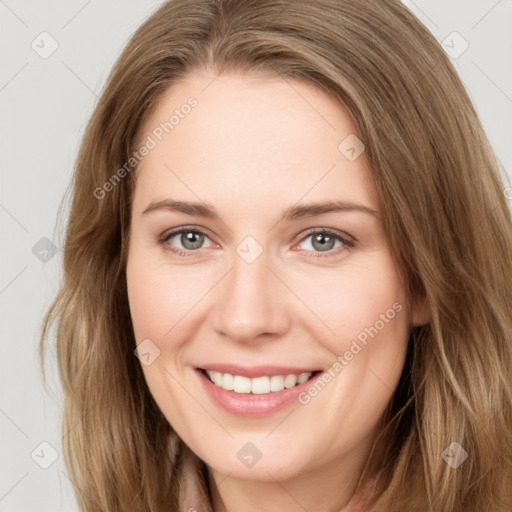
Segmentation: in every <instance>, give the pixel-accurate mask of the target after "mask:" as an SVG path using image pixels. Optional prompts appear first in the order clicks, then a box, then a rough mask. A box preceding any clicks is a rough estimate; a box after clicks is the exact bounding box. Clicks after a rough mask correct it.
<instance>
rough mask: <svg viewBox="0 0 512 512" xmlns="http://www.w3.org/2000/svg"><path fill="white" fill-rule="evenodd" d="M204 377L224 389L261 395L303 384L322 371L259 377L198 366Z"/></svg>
mask: <svg viewBox="0 0 512 512" xmlns="http://www.w3.org/2000/svg"><path fill="white" fill-rule="evenodd" d="M200 371H201V372H202V373H203V375H205V376H206V378H207V379H208V380H209V381H210V382H212V383H213V384H215V385H216V386H217V387H219V388H222V389H224V390H226V391H234V392H235V393H240V394H254V395H262V394H267V393H278V392H279V391H283V390H285V389H290V388H294V387H296V386H300V385H301V384H304V383H305V382H307V381H308V380H310V379H312V378H314V377H316V376H317V375H318V374H320V373H321V372H322V370H317V371H313V372H304V373H297V374H295V373H291V374H287V375H268V376H261V377H253V378H251V377H245V376H243V375H233V374H231V373H224V372H218V371H212V370H205V369H202V368H200Z"/></svg>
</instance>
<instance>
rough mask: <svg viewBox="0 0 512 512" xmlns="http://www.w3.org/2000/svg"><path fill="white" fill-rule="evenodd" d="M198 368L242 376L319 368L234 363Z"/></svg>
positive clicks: (295, 372) (296, 371)
mask: <svg viewBox="0 0 512 512" xmlns="http://www.w3.org/2000/svg"><path fill="white" fill-rule="evenodd" d="M198 368H199V369H200V370H209V371H217V372H220V373H230V374H231V375H241V376H243V377H249V378H254V377H264V376H266V375H268V376H272V375H290V374H295V375H300V374H301V373H309V372H311V373H314V372H318V371H321V370H320V369H318V368H316V369H312V368H299V367H298V366H268V365H263V366H240V365H236V364H223V363H212V364H206V365H203V366H198Z"/></svg>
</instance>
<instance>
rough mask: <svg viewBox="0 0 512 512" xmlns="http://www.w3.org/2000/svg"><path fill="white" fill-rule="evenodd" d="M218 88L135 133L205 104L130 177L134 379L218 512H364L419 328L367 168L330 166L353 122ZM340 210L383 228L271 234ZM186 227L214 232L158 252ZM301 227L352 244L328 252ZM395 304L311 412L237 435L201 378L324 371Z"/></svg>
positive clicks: (265, 81)
mask: <svg viewBox="0 0 512 512" xmlns="http://www.w3.org/2000/svg"><path fill="white" fill-rule="evenodd" d="M214 78H215V75H214V74H207V73H204V74H193V75H188V76H187V77H186V78H185V79H183V80H182V81H181V82H179V83H177V84H174V85H173V86H172V87H171V88H170V89H169V90H168V91H167V92H166V94H165V96H164V97H163V98H162V99H161V101H160V102H159V103H158V105H157V108H156V109H155V110H154V111H153V112H152V114H151V116H150V118H149V119H148V121H147V123H146V124H145V125H144V128H143V131H142V133H143V138H144V137H146V136H147V135H149V134H151V130H153V129H154V128H155V127H157V126H158V125H159V124H160V122H162V121H165V120H166V119H168V118H169V116H170V115H171V114H172V112H173V111H174V110H175V109H176V108H179V107H180V106H181V105H183V104H184V103H186V101H187V98H189V97H190V96H194V97H195V98H196V99H197V100H198V105H197V107H196V108H195V109H193V110H192V111H191V112H190V114H189V115H188V116H185V117H184V119H180V123H179V125H177V126H175V127H174V129H173V131H172V132H171V133H170V134H169V135H166V136H165V137H164V138H163V139H162V141H161V142H159V143H158V144H157V146H156V147H155V148H154V149H152V150H151V151H150V152H149V154H148V155H147V156H146V157H145V158H144V159H143V161H142V162H141V164H140V166H139V168H138V170H137V181H136V186H135V191H134V196H133V204H132V214H131V215H132V216H131V233H130V243H129V249H128V261H127V268H126V273H127V282H128V297H129V303H130V310H131V315H132V320H133V326H134V334H135V338H136V342H137V344H138V343H140V342H141V341H142V340H144V339H150V340H151V342H152V343H154V345H156V346H157V347H158V349H159V350H160V355H159V357H157V358H156V359H155V360H154V361H153V362H152V363H151V364H149V365H148V366H143V371H144V375H145V378H146V381H147V384H148V386H149V389H150V391H151V393H152V395H153V397H154V398H155V400H156V402H157V403H158V405H159V407H160V408H161V410H162V412H163V413H164V415H165V417H166V418H167V419H168V421H169V422H170V424H171V425H172V426H173V428H174V429H175V430H176V431H177V433H178V434H179V435H180V436H181V438H182V439H183V440H184V441H185V443H186V444H187V445H188V446H189V447H190V448H191V449H192V450H193V451H194V452H195V453H196V454H197V455H198V456H199V457H200V458H201V459H202V460H204V461H205V462H206V464H207V466H208V469H209V481H210V485H211V487H212V488H213V507H214V511H215V512H221V511H229V512H232V511H235V510H244V511H247V512H251V511H256V510H258V511H260V510H266V511H268V512H272V511H282V510H287V511H291V512H294V511H303V510H304V509H306V510H324V511H332V512H334V511H340V510H343V511H344V512H345V511H349V510H350V511H352V510H359V508H358V507H357V506H356V502H357V496H354V490H355V485H356V482H357V478H358V476H359V475H360V473H361V471H362V469H363V467H364V465H365V463H366V460H367V458H368V455H369V450H370V448H371V445H372V442H373V440H374V438H375V436H376V435H377V434H378V432H379V429H380V428H381V420H382V418H383V415H384V413H385V411H386V406H387V405H388V403H389V401H390V398H391V397H392V393H393V391H394V389H395V388H396V385H397V383H398V380H399V378H400V374H401V371H402V369H403V365H404V360H405V353H406V347H407V340H408V334H409V330H410V328H411V326H412V325H421V324H424V323H426V322H427V321H428V318H429V317H428V312H427V311H426V310H425V308H423V309H419V308H416V307H415V308H414V309H412V308H411V307H410V306H409V305H408V303H407V297H406V293H405V287H404V284H403V282H402V279H401V277H400V275H399V272H398V269H397V268H396V265H395V263H394V260H393V258H392V254H391V252H390V248H389V246H388V243H387V240H386V236H385V232H384V228H383V224H382V220H381V215H380V210H381V204H380V200H379V197H378V194H377V191H376V188H375V185H374V183H373V180H372V178H371V175H370V173H369V169H368V167H367V164H366V162H365V158H364V153H363V154H362V155H361V156H360V157H359V158H357V159H356V160H355V161H349V160H348V159H347V158H346V157H345V156H344V155H343V154H342V153H341V152H340V151H339V150H338V146H339V144H340V142H341V141H343V140H344V139H345V138H346V137H347V136H348V135H350V134H357V129H356V127H355V125H354V123H353V121H352V119H351V117H350V116H349V115H348V113H347V112H346V110H345V109H344V108H343V107H342V106H341V105H340V104H338V103H337V102H335V101H334V100H333V99H331V98H330V97H329V96H327V95H326V94H325V93H324V92H323V91H321V90H320V89H317V88H315V87H312V86H310V85H307V84H305V83H301V82H298V81H293V80H290V79H286V80H285V79H283V78H272V79H269V78H268V77H266V78H263V77H256V76H255V75H251V76H247V75H238V74H225V75H222V76H218V77H217V78H215V79H214ZM213 79H214V80H213ZM212 80H213V81H212ZM166 198H172V199H174V200H181V201H193V202H204V203H207V204H209V205H211V206H212V207H213V208H215V210H216V211H217V213H218V215H219V217H220V220H219V219H210V218H205V217H201V216H197V215H189V214H185V213H182V212H176V211H172V210H155V211H153V212H151V213H147V214H143V211H144V210H145V209H146V208H147V207H148V205H149V204H150V203H152V202H155V201H160V200H163V199H166ZM340 199H343V200H346V201H351V202H354V203H358V204H362V205H365V206H367V207H369V208H371V209H373V210H375V211H376V212H377V215H376V216H373V215H370V214H367V213H363V212H359V211H344V212H331V213H324V214H322V215H319V216H315V217H305V218H298V219H292V220H286V221H280V222H278V220H279V218H280V215H281V213H282V212H283V211H284V209H285V208H287V207H289V206H293V205H296V204H297V203H299V204H306V203H314V202H325V201H335V200H340ZM183 226H187V227H190V228H191V230H192V231H193V229H194V228H201V229H203V230H204V231H206V232H207V236H206V237H205V238H204V242H203V245H202V246H200V248H199V249H194V248H192V249H190V247H191V244H190V243H189V244H188V245H187V241H186V240H185V241H184V242H183V239H182V238H181V237H180V235H179V234H178V235H176V236H173V237H172V238H171V239H169V240H167V241H166V242H164V243H159V242H158V239H159V237H161V235H163V234H166V233H168V232H169V231H171V229H173V228H179V227H183ZM311 228H315V229H317V230H318V231H321V230H322V229H326V228H329V229H331V230H334V231H335V232H336V233H337V234H339V235H340V236H342V237H347V236H348V238H349V240H350V239H352V240H353V239H354V238H355V239H357V242H355V245H354V246H353V247H350V246H349V245H345V244H344V243H343V242H341V241H339V240H337V241H336V242H335V245H334V246H332V245H329V247H328V250H327V251H322V250H321V249H319V248H318V247H319V246H318V245H313V242H314V239H315V234H313V235H311V234H308V233H306V231H307V230H308V229H311ZM247 236H251V237H253V238H254V239H255V240H256V241H257V243H258V244H259V245H260V246H261V248H262V249H263V253H262V254H261V255H260V256H259V257H258V258H257V259H256V260H255V261H254V262H252V263H247V262H246V261H245V260H244V259H243V258H242V257H240V256H239V254H238V253H237V251H236V248H237V246H238V245H239V244H240V243H241V242H242V241H243V240H244V239H245V238H246V237H247ZM351 237H352V238H351ZM183 243H185V245H183ZM199 244H200V242H199ZM169 247H175V248H176V249H178V250H181V253H180V254H174V253H172V252H170V250H169ZM194 251H195V252H194ZM318 254H320V255H321V256H320V257H314V255H318ZM397 302H398V303H399V304H400V305H401V306H402V309H401V311H400V312H398V313H397V314H396V315H395V316H394V318H393V319H392V320H390V321H389V322H387V323H385V326H384V327H383V328H382V329H381V330H379V332H378V334H377V335H375V336H374V337H373V338H369V341H368V343H367V345H366V346H364V348H363V349H362V350H361V351H360V352H359V353H358V354H357V355H356V356H354V357H353V359H352V360H351V361H350V362H349V363H348V364H347V366H345V367H344V369H343V371H341V372H339V373H337V374H336V377H335V378H333V379H332V381H331V382H330V383H329V384H328V385H327V386H325V388H324V389H323V390H322V391H321V392H320V393H318V395H317V396H315V397H314V399H312V400H311V401H310V402H309V403H308V404H307V405H301V404H300V403H294V404H293V405H292V406H290V407H287V408H286V409H284V410H282V411H279V412H277V413H275V414H272V415H270V416H268V417H262V418H242V417H239V416H237V415H235V414H231V413H228V412H226V411H224V410H222V409H220V408H219V406H217V405H216V404H215V403H213V402H212V401H211V399H210V398H209V396H208V395H207V394H206V393H205V392H204V390H203V389H202V387H201V386H200V385H199V381H198V378H197V375H196V373H195V371H194V367H196V366H199V365H200V364H201V363H203V364H205V363H206V362H209V363H234V364H240V365H244V366H255V365H260V364H268V365H286V366H299V367H301V368H310V367H312V368H322V369H328V368H329V367H331V366H332V365H333V363H334V362H335V361H336V356H337V355H342V354H344V353H345V352H346V351H347V350H349V348H350V346H351V343H352V342H353V340H354V339H355V338H356V336H357V335H358V334H359V333H361V332H362V331H364V329H365V328H368V327H370V326H374V325H375V323H376V321H377V320H379V318H381V317H380V315H381V314H383V313H385V312H386V311H387V310H389V309H390V308H392V305H393V304H394V303H397ZM249 441H250V442H252V443H253V444H254V445H255V446H256V447H257V448H258V449H259V451H260V452H261V453H262V458H261V459H260V460H259V461H258V462H257V463H256V464H255V465H254V466H253V467H251V468H248V467H246V466H245V465H244V464H242V463H241V462H240V460H239V459H238V458H237V452H238V451H239V450H240V449H241V447H242V446H243V445H245V443H247V442H249ZM191 506H193V504H191Z"/></svg>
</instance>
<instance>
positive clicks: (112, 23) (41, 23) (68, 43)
mask: <svg viewBox="0 0 512 512" xmlns="http://www.w3.org/2000/svg"><path fill="white" fill-rule="evenodd" d="M404 3H405V4H407V5H408V6H409V8H410V9H411V10H412V11H413V12H414V13H416V14H417V16H418V17H419V18H420V20H422V21H423V23H424V24H425V25H426V26H427V28H429V29H430V30H431V32H432V33H433V34H434V35H435V37H436V38H437V39H438V41H439V42H443V41H445V46H446V50H447V52H450V51H451V52H455V53H459V52H460V51H461V50H462V49H463V46H462V45H464V42H463V40H462V39H461V37H462V38H463V39H464V40H465V41H467V43H468V44H469V47H468V49H467V50H466V51H465V52H464V53H462V54H461V55H460V56H458V57H457V58H453V59H452V60H453V62H454V64H455V66H456V68H457V70H458V71H459V74H460V75H461V77H462V79H463V80H464V83H465V84H466V87H467V89H468V91H469V93H470V95H471V98H472V99H473V102H474V104H475V106H476V108H477V110H478V112H479V115H480V117H481V119H482V122H483V124H484V127H485V129H486V130H487V134H488V136H489V138H490V140H491V143H492V144H493V147H494V149H495V151H496V153H497V155H498V158H499V159H500V161H501V164H502V168H503V169H502V172H503V177H504V179H505V186H508V185H509V183H510V182H509V177H511V176H512V138H511V136H512V57H511V56H512V30H511V28H512V0H499V1H498V0H471V1H468V0H448V1H447V0H414V1H410V0H404ZM160 4H161V1H160V0H144V1H141V0H139V1H135V0H130V1H127V0H103V1H100V0H89V1H87V0H73V1H70V0H67V1H64V0H59V1H57V0H52V1H45V2H42V1H36V0H32V1H22V0H0V23H1V29H0V41H1V44H0V52H1V53H0V63H1V65H0V106H1V115H0V158H1V165H0V172H1V178H2V186H1V188H0V223H1V224H0V225H1V228H2V232H1V233H2V251H1V256H0V257H1V270H2V271H1V274H0V304H1V310H0V311H1V313H2V321H1V324H0V325H1V335H2V338H1V340H2V344H1V347H2V356H1V359H0V361H1V379H2V380H1V382H2V387H1V403H0V431H1V449H2V451H1V456H0V457H1V458H0V460H1V470H0V510H1V511H3V512H15V511H16V512H28V511H38V512H42V511H52V512H57V511H64V510H65V511H76V510H78V508H77V505H76V502H75V499H74V496H73V493H72V488H71V483H70V481H69V480H68V477H67V470H66V468H65V467H64V463H63V459H62V452H61V444H60V407H61V393H60V389H59V382H58V379H57V374H56V372H55V364H51V365H50V366H49V370H50V371H49V377H50V391H51V392H53V394H54V395H53V396H52V395H49V394H47V393H46V392H45V390H44V389H43V386H42V381H41V377H40V373H39V368H38V360H37V352H36V348H37V343H38V336H39V327H40V322H41V317H42V315H43V313H44V311H45V309H46V308H47V307H48V305H49V303H50V300H51V298H52V297H53V296H54V294H55V292H56V290H57V285H58V279H59V277H60V265H61V253H60V252H57V253H56V255H55V256H54V257H51V258H50V257H49V256H51V253H48V254H47V255H46V258H47V261H46V262H43V261H41V260H40V258H43V259H44V256H45V254H44V253H42V254H41V252H40V251H41V248H40V246H39V245H38V246H36V249H35V250H34V252H35V253H36V254H34V252H33V247H34V246H35V245H36V244H37V243H38V242H39V243H40V244H41V243H43V244H44V242H40V240H41V239H42V238H43V237H46V238H48V239H50V240H52V241H53V243H54V244H55V245H56V248H57V249H59V248H60V247H61V244H62V226H61V227H60V228H59V229H56V215H57V210H58V208H59V204H60V201H61V199H62V197H63V196H64V193H65V191H66V189H67V187H68V185H69V180H70V177H71V172H72V167H73V163H74V159H75V157H76V154H77V149H78V145H79V142H80V139H81V136H82V135H83V131H84V127H85V123H86V121H87V119H88V117H89V116H90V114H91V112H92V109H93V107H94V105H95V104H96V102H97V96H98V95H99V91H100V89H101V87H102V85H103V83H104V80H105V78H106V76H107V73H108V72H109V70H110V68H111V66H112V65H113V63H114V61H115V59H116V58H117V56H118V55H119V53H120V51H121V49H122V48H123V46H124V45H125V43H126V42H127V40H128V38H129V37H130V35H131V34H132V33H133V31H134V30H135V29H136V28H137V26H138V25H139V24H140V23H141V22H142V20H143V19H144V18H146V17H147V16H148V15H149V14H150V13H151V12H152V11H153V10H154V9H156V8H157V7H158V6H159V5H160ZM45 31H46V32H48V33H49V34H50V35H51V37H52V38H53V39H55V40H56V41H57V43H58V48H57V50H56V51H55V52H54V53H53V54H52V55H50V56H49V57H48V58H46V59H43V58H41V56H40V55H39V54H38V53H37V52H36V51H35V50H34V49H33V48H32V47H31V45H32V42H33V41H35V43H34V46H36V45H38V47H39V51H40V52H43V51H48V49H50V48H51V46H50V44H51V40H50V39H49V38H48V36H40V34H41V33H42V32H45ZM453 32H457V33H458V34H459V35H455V36H453V35H452V34H453ZM42 38H45V39H44V40H42ZM36 47H37V46H36ZM450 47H451V49H450ZM510 190H511V192H512V189H510ZM508 197H512V193H509V194H508ZM64 220H65V218H64ZM43 249H44V248H43ZM41 443H49V445H48V444H43V445H41ZM50 445H51V446H50ZM56 456H57V457H58V458H57V459H56V460H55V462H53V463H52V464H51V465H50V466H49V467H48V468H47V469H43V468H42V467H41V466H45V465H48V464H50V463H51V462H52V461H53V459H54V457H56Z"/></svg>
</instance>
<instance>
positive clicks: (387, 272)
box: [294, 252, 408, 354]
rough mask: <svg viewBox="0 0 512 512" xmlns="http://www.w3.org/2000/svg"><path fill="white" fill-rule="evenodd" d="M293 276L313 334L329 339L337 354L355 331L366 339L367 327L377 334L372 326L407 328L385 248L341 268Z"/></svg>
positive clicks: (398, 281) (399, 284)
mask: <svg viewBox="0 0 512 512" xmlns="http://www.w3.org/2000/svg"><path fill="white" fill-rule="evenodd" d="M294 281H295V283H297V284H296V287H295V290H296V291H297V295H298V296H299V297H301V298H303V299H304V302H305V303H306V304H307V305H308V307H309V309H310V310H311V311H312V312H313V313H314V315H315V317H313V316H311V318H316V320H315V321H311V322H310V325H311V326H313V325H315V326H316V327H315V329H316V333H315V334H316V336H315V338H317V339H323V340H325V341H326V342H327V343H329V344H330V345H331V346H330V348H331V349H332V351H333V352H335V353H336V354H339V353H340V351H344V350H347V349H348V348H349V347H348V346H347V343H349V342H350V341H351V340H353V339H355V338H356V337H357V336H358V335H360V334H361V336H360V338H361V340H362V341H364V337H365V334H364V333H367V335H368V331H369V330H370V331H371V332H372V333H373V334H376V333H375V329H373V327H376V329H377V330H378V331H379V332H380V331H382V332H383V333H384V331H385V332H386V333H391V331H395V330H396V332H397V333H398V332H401V333H402V334H403V335H404V333H405V335H406V333H407V323H408V322H407V313H406V295H405V290H404V287H403V284H402V281H401V279H400V276H399V274H398V273H397V271H396V268H395V265H394V264H393V262H392V260H391V257H390V256H389V255H388V254H387V253H384V252H383V253H382V254H380V255H379V257H375V255H374V257H372V258H367V260H366V261H365V260H364V259H360V260H358V262H357V263H348V262H347V264H346V265H342V266H340V268H339V269H328V271H325V269H322V272H319V271H318V270H317V271H316V272H312V273H311V275H308V273H304V274H303V275H302V276H300V277H299V276H298V275H296V276H294ZM319 320H321V323H319ZM368 336H369V335H368ZM402 337H403V336H402ZM330 339H331V340H332V342H330V341H329V340H330ZM349 344H350V343H349Z"/></svg>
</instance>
